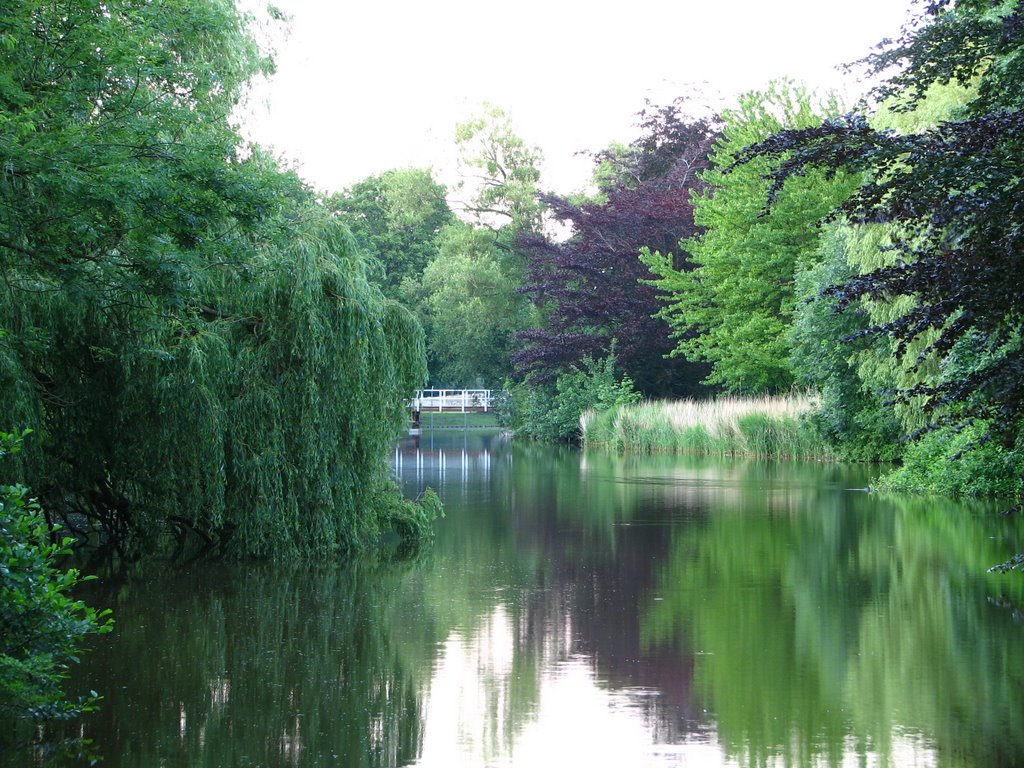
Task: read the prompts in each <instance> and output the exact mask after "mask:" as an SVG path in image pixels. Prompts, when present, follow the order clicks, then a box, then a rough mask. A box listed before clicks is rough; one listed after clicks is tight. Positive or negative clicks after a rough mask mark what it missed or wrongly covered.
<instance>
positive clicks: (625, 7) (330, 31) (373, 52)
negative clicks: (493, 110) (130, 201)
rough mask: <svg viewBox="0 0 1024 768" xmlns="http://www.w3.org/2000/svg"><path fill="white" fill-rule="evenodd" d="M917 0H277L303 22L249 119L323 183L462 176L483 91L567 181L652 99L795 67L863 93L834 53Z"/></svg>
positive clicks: (711, 92)
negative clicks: (459, 126) (402, 173)
mask: <svg viewBox="0 0 1024 768" xmlns="http://www.w3.org/2000/svg"><path fill="white" fill-rule="evenodd" d="M256 1H257V0H249V2H256ZM910 2H911V0H859V2H856V3H852V2H850V1H849V0H775V2H770V1H769V0H701V2H696V1H695V0H631V1H630V2H615V0H589V2H584V1H583V0H507V1H506V2H503V3H501V4H498V3H495V2H493V0H424V1H421V2H416V1H415V0H360V1H359V2H354V1H353V0H276V5H277V6H278V7H279V8H281V9H282V10H283V11H284V12H285V13H287V14H288V15H289V16H291V19H292V20H291V24H290V32H289V34H288V36H287V38H286V39H284V40H279V41H278V42H277V43H276V46H275V47H276V49H277V56H276V59H277V63H278V73H277V75H275V76H274V78H273V79H272V81H271V82H269V83H266V84H262V85H261V86H259V87H258V88H257V89H256V91H255V92H254V94H253V98H252V99H251V102H250V104H249V107H248V115H247V116H246V117H245V118H244V120H245V123H246V126H247V133H248V135H249V136H250V137H251V138H253V139H255V140H256V141H258V142H259V143H261V144H263V145H265V146H271V147H273V148H274V150H275V151H276V152H277V153H278V154H279V155H282V156H283V157H285V158H286V159H288V160H289V161H290V162H291V163H292V164H293V165H295V166H297V167H298V170H299V172H300V173H301V174H302V176H303V177H304V178H306V179H307V180H308V181H309V182H310V183H311V184H312V185H313V186H315V187H317V188H318V189H321V190H325V191H336V190H339V189H342V188H344V187H346V186H348V185H350V184H352V183H354V182H356V181H358V180H360V179H362V178H365V177H366V176H369V175H371V174H374V173H380V172H382V171H385V170H388V169H389V168H404V167H410V166H413V167H432V168H433V169H434V170H435V176H436V177H437V178H438V179H439V180H441V181H444V182H446V183H448V184H452V183H453V182H454V181H455V176H454V130H455V125H456V123H459V122H462V121H464V120H467V119H469V118H471V117H473V116H474V115H477V114H479V113H480V111H481V105H482V103H483V102H484V101H485V100H486V101H489V102H491V103H492V104H495V105H497V106H499V107H501V108H502V109H504V110H505V111H506V112H508V113H509V114H510V115H511V117H512V119H513V121H514V123H515V125H516V127H517V128H518V132H519V134H520V135H521V136H522V137H523V138H524V139H525V140H526V141H527V142H529V143H532V144H535V145H537V146H539V147H540V148H541V150H542V152H543V154H544V158H545V162H544V165H543V167H542V174H543V175H542V178H541V187H542V188H544V189H547V190H551V191H556V192H560V193H570V192H574V191H577V190H578V189H581V188H582V187H583V186H584V185H585V184H586V182H587V180H588V178H589V172H590V161H589V160H587V159H586V158H584V157H578V156H575V153H576V152H577V151H579V150H585V149H590V150H599V149H601V148H603V147H605V146H607V145H608V143H609V142H611V141H613V140H619V141H629V140H631V139H632V138H634V136H635V130H634V129H633V122H634V115H635V113H636V112H637V111H638V110H640V109H641V108H642V107H643V105H644V99H645V98H650V99H651V100H652V101H654V102H655V103H657V104H662V103H667V102H668V101H670V100H671V99H672V98H674V97H675V96H678V95H683V94H686V93H692V92H693V91H694V87H695V86H697V87H699V88H700V89H701V90H702V91H703V92H704V93H705V94H707V95H708V97H709V98H713V97H715V96H716V95H717V96H718V97H720V98H725V99H726V100H727V101H728V100H730V99H731V97H733V96H734V95H735V94H738V93H740V92H742V91H745V90H749V89H751V88H757V87H761V86H763V85H764V84H766V83H767V82H768V81H769V80H771V79H772V78H775V77H779V76H784V75H788V76H790V77H793V78H795V79H797V80H800V81H803V82H806V83H808V84H809V85H812V86H815V87H840V88H841V89H843V90H845V91H846V92H848V93H851V94H859V92H860V90H861V89H862V88H861V86H859V85H858V84H857V83H856V82H855V81H854V80H853V79H852V78H848V77H846V78H844V76H843V75H841V74H840V73H839V72H837V71H836V69H835V67H836V66H837V65H839V64H842V63H846V62H850V61H854V60H856V59H859V58H861V57H862V56H864V55H865V54H867V53H868V52H869V50H870V48H871V47H872V46H873V45H874V44H875V43H877V42H879V41H880V40H881V39H882V38H884V37H892V36H895V35H896V34H897V33H898V32H899V29H900V26H901V25H902V23H903V21H904V20H905V19H906V16H907V13H908V8H909V6H910ZM844 81H845V82H844Z"/></svg>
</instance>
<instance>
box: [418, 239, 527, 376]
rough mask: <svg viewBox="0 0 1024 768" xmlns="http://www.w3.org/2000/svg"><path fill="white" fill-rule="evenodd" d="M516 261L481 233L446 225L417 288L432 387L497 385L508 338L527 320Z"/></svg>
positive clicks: (506, 367)
mask: <svg viewBox="0 0 1024 768" xmlns="http://www.w3.org/2000/svg"><path fill="white" fill-rule="evenodd" d="M516 260H517V255H516V254H515V253H513V252H511V251H509V250H508V249H505V248H500V247H498V246H497V245H496V243H495V236H494V233H492V232H491V231H490V230H488V229H480V228H477V227H473V226H471V225H469V224H466V223H464V222H454V223H452V224H449V225H448V226H447V227H445V229H444V230H443V231H442V232H441V236H440V238H439V253H438V256H437V258H436V259H435V260H434V261H433V262H431V263H430V264H429V265H428V266H427V268H426V270H425V271H424V273H423V284H422V291H423V294H424V298H423V301H422V308H423V314H424V316H425V325H426V328H427V353H428V361H429V367H430V380H431V383H432V384H433V385H435V386H449V387H457V386H459V387H464V386H488V387H500V386H501V384H502V382H503V381H504V379H505V378H506V377H507V376H509V375H510V374H511V364H510V362H509V355H510V353H511V351H512V349H513V347H514V344H515V338H514V336H515V334H516V332H518V331H521V330H522V329H523V328H526V327H527V326H528V325H529V324H530V321H531V312H530V306H529V302H528V301H527V300H526V298H525V297H524V296H523V295H522V294H521V293H520V292H519V290H518V289H519V286H520V284H521V281H522V275H521V273H520V270H519V268H518V265H517V263H516Z"/></svg>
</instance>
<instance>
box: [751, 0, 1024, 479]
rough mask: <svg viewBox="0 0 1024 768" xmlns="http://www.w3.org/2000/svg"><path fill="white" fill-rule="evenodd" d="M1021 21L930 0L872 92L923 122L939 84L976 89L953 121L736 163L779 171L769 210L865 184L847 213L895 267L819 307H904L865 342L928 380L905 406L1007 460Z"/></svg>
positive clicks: (795, 137)
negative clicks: (820, 176) (879, 229)
mask: <svg viewBox="0 0 1024 768" xmlns="http://www.w3.org/2000/svg"><path fill="white" fill-rule="evenodd" d="M1022 21H1024V3H1021V2H1019V1H1018V2H1007V3H1000V4H993V3H990V2H987V1H986V0H965V1H964V2H958V3H956V4H955V5H953V3H951V2H949V1H948V0H933V1H932V2H929V3H927V4H926V6H925V8H924V11H923V14H922V16H921V18H919V19H917V20H915V23H912V24H911V25H909V26H908V28H907V30H906V31H905V33H904V35H903V37H901V38H900V39H899V40H897V41H896V42H895V43H893V44H891V45H889V46H885V47H883V48H882V49H881V50H879V51H878V52H876V53H875V54H873V55H872V56H870V57H869V58H868V59H867V60H866V62H867V64H868V66H869V67H870V70H871V71H873V72H876V73H877V72H883V71H886V70H888V69H889V68H890V67H893V66H897V67H898V70H897V72H898V74H897V75H895V76H894V77H892V78H891V79H890V80H889V81H888V82H887V83H886V84H885V85H883V86H882V87H881V88H880V89H879V91H878V95H880V96H885V97H889V98H890V99H894V100H895V102H896V103H895V106H893V107H892V108H893V109H896V110H899V109H903V110H912V109H914V107H915V106H916V105H917V104H919V103H920V102H921V101H922V100H923V99H925V98H926V96H927V94H928V91H929V88H930V87H932V86H933V85H934V84H935V83H940V84H945V83H950V82H953V83H957V84H960V85H963V86H968V85H969V86H972V87H973V88H974V90H973V93H972V96H971V97H970V98H969V99H968V100H967V103H966V105H965V106H964V107H963V108H962V109H961V110H959V112H958V113H956V114H954V115H952V116H951V117H950V118H949V119H946V120H944V121H942V122H940V123H939V124H938V125H936V126H934V127H932V128H929V129H925V130H920V131H912V132H907V133H898V132H896V131H894V130H887V129H879V128H876V127H874V126H873V125H872V123H871V122H869V121H868V120H867V119H865V118H864V117H861V116H858V115H849V116H846V117H843V118H836V119H833V120H829V121H826V122H825V123H824V124H822V125H820V126H815V127H809V128H802V129H794V130H787V131H782V132H780V133H778V134H776V135H774V136H772V137H770V138H768V139H767V140H765V141H763V142H761V143H759V144H756V145H755V146H753V147H751V148H750V149H748V150H747V151H746V152H745V153H744V154H743V156H742V158H741V162H744V163H748V162H761V161H762V159H763V158H770V159H772V160H774V161H776V162H777V163H778V165H777V169H776V171H775V174H774V182H773V185H772V187H771V190H770V199H771V201H773V202H774V200H775V199H776V198H777V195H778V192H779V190H781V189H782V187H783V185H784V184H786V182H787V181H788V180H789V179H790V178H793V177H795V176H802V175H804V174H806V173H808V172H809V171H811V170H812V169H822V170H824V171H825V172H826V173H828V174H832V173H837V172H841V171H844V170H845V171H853V172H858V173H863V174H864V179H865V180H864V182H863V184H862V185H861V186H860V188H859V189H858V190H857V192H856V193H855V194H854V195H853V196H852V197H851V198H850V199H849V200H848V201H846V202H845V203H844V204H843V206H842V207H841V209H840V210H841V212H842V214H844V215H845V216H846V217H847V219H848V220H849V221H851V222H853V223H880V224H885V225H887V226H889V227H890V232H889V236H890V238H891V245H890V250H889V252H888V254H889V258H887V259H886V260H885V262H884V263H882V264H881V265H880V266H877V268H875V269H873V270H871V271H868V272H866V273H860V274H855V275H853V276H851V277H849V278H848V279H846V280H844V281H842V282H841V283H839V284H838V285H835V286H833V287H830V288H828V289H826V290H825V295H826V296H831V297H834V298H835V299H837V301H838V304H839V306H840V307H844V306H849V305H851V304H853V303H855V302H863V301H865V300H868V301H870V302H877V303H883V304H887V305H890V306H895V307H898V311H897V312H894V313H892V315H891V316H890V317H888V318H887V319H885V320H883V321H880V322H874V323H872V324H871V325H869V326H868V327H867V328H865V329H863V330H862V331H859V332H858V333H857V334H856V335H857V336H868V337H873V336H879V335H887V336H889V337H891V338H892V339H893V340H894V347H895V348H894V354H895V356H896V358H897V359H899V360H901V361H903V362H904V363H905V365H906V366H907V367H908V368H909V369H911V370H914V371H917V372H918V373H919V374H920V376H919V381H918V382H917V383H916V384H913V385H910V386H905V387H901V388H900V389H899V391H898V393H897V395H898V397H899V398H900V399H901V400H903V401H904V402H906V401H910V400H917V401H919V402H920V403H921V406H922V408H923V410H924V412H925V413H926V415H927V416H928V417H929V425H928V426H931V427H935V426H943V425H945V426H947V427H948V428H950V429H952V430H954V431H956V430H960V429H963V428H964V427H965V425H970V424H974V425H982V426H983V427H984V428H983V429H982V430H981V431H980V434H979V436H978V440H974V441H972V442H971V443H970V444H971V445H977V444H978V442H979V440H980V441H982V442H984V441H985V440H988V439H996V440H997V441H998V444H999V445H1000V446H1002V448H1003V449H1004V450H1008V451H1011V452H1012V451H1020V450H1021V449H1022V445H1021V440H1022V430H1021V427H1022V424H1024V357H1022V355H1021V351H1022V340H1021V331H1022V321H1024V283H1022V281H1021V279H1020V275H1021V274H1024V260H1022V259H1024V257H1022V255H1021V254H1022V252H1024V250H1022V247H1024V242H1022V238H1024V226H1022V222H1024V209H1022V208H1021V200H1022V199H1024V188H1022V184H1024V179H1022V176H1021V174H1020V157H1021V147H1022V141H1024V111H1022V106H1024V101H1022V99H1024V96H1022V94H1024V88H1022V86H1024V64H1022V62H1024V56H1022V55H1021V52H1022V41H1024V38H1022V34H1021V30H1022V29H1024V24H1022ZM901 297H902V298H901ZM967 447H968V446H965V450H966V449H967ZM933 455H934V454H933ZM1018 488H1019V484H1018Z"/></svg>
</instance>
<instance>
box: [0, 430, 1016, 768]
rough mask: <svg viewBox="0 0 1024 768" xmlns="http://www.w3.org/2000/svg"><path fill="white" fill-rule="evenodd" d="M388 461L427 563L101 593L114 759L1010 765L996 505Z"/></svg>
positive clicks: (762, 475)
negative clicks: (422, 520)
mask: <svg viewBox="0 0 1024 768" xmlns="http://www.w3.org/2000/svg"><path fill="white" fill-rule="evenodd" d="M393 467H394V471H395V472H396V475H397V476H398V477H399V479H400V481H401V482H402V483H403V485H404V487H405V489H406V491H407V492H408V493H409V494H410V495H411V494H415V493H416V492H418V491H419V490H420V489H422V488H423V487H424V486H427V485H430V486H433V487H435V488H437V489H438V490H439V492H440V494H441V495H442V497H443V498H444V500H445V503H446V518H445V519H444V520H443V521H441V522H440V524H439V527H438V535H437V541H436V543H435V546H434V547H433V549H432V550H431V551H429V552H427V553H425V554H424V555H423V556H422V557H421V558H420V559H419V560H417V561H414V562H406V563H402V564H393V563H375V562H374V561H372V560H368V561H366V562H360V563H355V564H352V565H349V566H346V567H335V566H327V565H324V566H321V567H317V568H302V567H296V566H287V565H282V564H279V565H265V566H260V567H256V568H254V567H252V566H229V565H213V566H204V567H196V568H194V569H192V570H190V571H186V572H182V573H159V574H150V575H148V576H147V575H143V576H141V577H137V578H134V579H130V580H125V581H120V582H115V581H111V580H105V581H101V582H100V583H93V585H92V589H94V590H96V593H95V595H94V596H93V600H94V602H97V603H98V604H112V605H113V607H114V608H115V611H116V613H117V617H118V627H117V631H116V633H115V634H114V635H113V636H108V638H104V639H103V643H104V645H103V646H102V647H101V648H99V649H98V650H97V651H96V652H94V653H93V654H92V655H91V656H89V657H87V658H86V661H85V664H84V666H83V670H82V672H83V678H82V679H81V680H80V681H78V684H80V685H84V686H87V687H96V688H98V689H100V690H102V691H103V692H104V693H105V694H106V695H107V699H106V700H105V701H104V704H103V708H102V710H101V712H100V713H99V714H98V715H97V716H94V717H92V718H90V719H88V720H87V721H86V726H85V731H84V735H85V736H86V737H87V738H91V739H94V740H95V743H96V750H98V753H99V755H100V756H101V757H103V758H104V764H106V765H108V766H122V765H123V766H149V765H153V766H156V765H160V766H178V765H181V766H186V765H187V766H221V765H239V766H243V765H265V766H291V765H295V766H321V765H323V766H328V765H331V766H333V765H346V766H347V765H364V766H374V767H376V766H400V765H403V766H404V765H414V766H419V767H421V768H429V767H433V766H438V767H440V766H445V768H449V767H452V766H454V767H458V766H467V767H468V766H473V767H474V768H476V767H477V766H530V768H534V767H536V766H570V765H572V766H575V765H587V766H617V767H618V766H624V765H628V766H637V765H640V766H644V765H647V766H677V765H737V766H772V765H780V766H781V765H829V766H832V765H846V764H858V765H861V764H863V765H900V766H903V765H939V766H947V765H948V766H959V765H985V766H1000V765H1014V764H1019V763H1020V762H1022V760H1024V654H1022V653H1021V652H1020V648H1021V643H1022V640H1024V625H1022V619H1021V607H1022V606H1024V584H1022V582H1024V580H1022V579H1020V578H1019V577H1018V576H1016V575H1010V576H995V575H989V574H987V573H986V572H985V569H986V567H987V566H988V565H991V564H992V563H995V562H1000V561H1002V560H1004V559H1006V557H1007V555H1008V554H1009V553H1010V552H1012V551H1015V550H1016V549H1017V548H1020V547H1021V546H1024V535H1022V533H1024V531H1022V529H1021V524H1020V522H1019V521H1015V520H1012V519H1005V518H1002V517H1000V516H998V515H993V514H992V508H991V507H987V506H985V505H978V506H967V505H954V504H950V503H948V502H935V501H925V500H908V499H895V498H889V499H886V498H882V497H878V496H876V495H873V494H872V495H869V494H867V493H864V492H862V491H857V490H850V489H856V488H863V487H864V486H865V485H867V483H868V482H869V480H870V478H869V476H868V474H867V471H866V470H865V469H864V468H859V467H836V466H831V465H815V464H810V465H807V464H804V465H801V464H758V463H749V462H748V463H741V462H735V463H730V462H719V461H713V460H704V459H687V458H679V457H616V456H612V455H609V454H605V453H588V454H580V453H578V452H575V451H571V450H568V449H552V448H548V447H543V446H534V445H519V444H512V443H509V442H508V441H505V440H503V439H502V438H501V437H500V435H497V434H481V433H444V434H441V433H435V434H433V435H431V434H430V433H425V434H423V435H421V436H420V437H419V438H418V440H413V439H409V440H406V441H403V443H402V444H401V445H400V446H399V447H398V449H397V450H396V454H395V456H394V458H393ZM8 754H9V755H10V756H11V757H10V758H7V757H6V756H5V755H4V754H3V753H0V764H2V765H23V764H24V763H25V761H24V759H21V760H18V759H16V758H17V757H19V756H21V757H22V758H23V757H24V754H25V753H24V752H17V753H15V752H10V753H8ZM38 763H39V764H43V763H44V761H42V760H39V761H38ZM52 764H58V763H57V762H53V763H52ZM63 764H75V763H74V761H70V762H68V761H65V762H64V763H63Z"/></svg>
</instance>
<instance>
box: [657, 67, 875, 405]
mask: <svg viewBox="0 0 1024 768" xmlns="http://www.w3.org/2000/svg"><path fill="white" fill-rule="evenodd" d="M838 111H839V106H838V103H837V101H836V99H835V97H834V96H829V97H827V98H826V99H825V100H823V102H822V103H821V104H820V105H819V104H816V103H815V99H814V97H813V96H812V94H811V93H809V92H808V91H807V90H806V89H804V88H802V87H798V86H795V85H793V84H791V83H789V82H786V81H780V82H776V83H773V84H772V85H771V86H769V88H768V89H767V90H766V91H764V92H751V93H746V94H744V95H742V96H740V98H739V103H738V105H737V106H736V107H735V108H734V109H729V110H725V111H724V112H723V113H722V120H723V122H724V127H723V129H722V135H721V138H720V139H719V140H718V141H717V142H716V143H715V147H714V150H713V152H712V153H711V162H712V167H711V168H709V169H707V170H705V171H704V172H702V174H701V180H702V181H703V182H704V183H705V184H706V185H707V186H706V187H705V188H704V189H702V190H700V191H699V192H698V193H697V195H696V197H695V199H694V221H695V222H696V224H697V225H698V226H699V227H701V228H703V230H704V231H703V232H702V234H700V235H699V236H697V237H694V238H691V239H690V240H688V241H686V242H685V243H683V244H682V245H681V247H682V248H683V249H685V250H686V251H688V252H689V253H690V261H689V263H688V264H687V265H686V267H687V268H685V269H679V268H677V266H676V265H674V264H673V263H672V257H671V256H670V255H662V254H659V253H655V252H654V250H655V249H654V248H648V249H647V250H646V251H645V255H644V256H643V261H644V262H645V263H646V264H647V265H648V266H649V267H650V269H651V271H652V272H654V273H655V274H657V275H658V279H657V280H656V281H654V282H653V285H655V286H656V287H657V288H658V289H659V290H660V291H661V292H662V295H663V298H664V300H665V302H666V305H665V306H664V307H663V308H662V309H661V311H660V312H659V316H660V317H662V318H664V319H665V320H666V321H667V322H668V323H669V324H670V325H671V326H672V329H673V337H674V338H676V339H678V345H677V346H676V348H675V350H674V351H673V354H674V355H683V356H685V357H686V358H688V359H690V360H693V361H706V362H708V363H710V364H711V366H712V370H711V375H710V376H709V377H708V380H707V381H708V383H709V384H716V385H720V386H722V387H724V388H725V389H727V390H729V391H733V392H747V393H750V392H778V391H782V390H785V389H788V388H789V387H790V386H791V385H792V383H793V372H792V368H791V366H790V361H789V356H790V355H789V351H790V343H789V338H788V337H789V334H790V331H791V328H792V323H793V311H794V309H795V307H796V292H795V289H794V280H795V273H796V270H797V268H798V266H803V265H807V264H810V263H813V261H814V260H815V258H816V254H817V249H818V243H819V240H820V236H821V233H820V230H819V229H818V227H817V224H818V222H819V221H820V220H821V219H822V218H824V216H825V215H826V214H828V213H829V212H830V211H831V210H832V209H833V208H834V207H835V206H836V205H838V204H839V202H841V201H842V200H843V199H844V198H845V197H846V196H847V195H848V194H849V193H850V192H851V191H852V190H853V187H854V184H855V182H854V181H852V180H851V179H850V177H849V174H840V175H838V176H835V177H831V178H826V175H825V174H824V173H822V172H816V173H811V174H808V175H806V176H802V177H801V178H799V179H793V180H792V181H791V182H790V183H789V184H787V185H786V189H785V192H784V194H781V195H779V198H778V201H777V204H776V205H775V206H774V207H773V208H772V210H771V215H769V216H762V215H761V213H762V211H763V208H764V198H765V195H766V193H767V187H768V182H767V181H766V180H765V179H764V173H765V172H766V170H767V169H768V165H767V163H766V162H764V161H762V162H761V163H748V164H746V165H744V166H741V167H739V168H736V169H731V166H732V164H733V162H734V161H735V158H736V153H737V152H739V151H740V150H742V149H743V148H744V147H746V146H747V145H749V144H753V143H754V142H756V141H759V140H761V139H764V138H765V137H767V136H769V135H771V134H772V133H774V132H776V131H778V130H780V129H781V128H783V127H791V128H798V127H804V126H809V125H817V124H818V123H820V122H821V120H822V118H823V117H827V116H830V115H835V114H837V113H838Z"/></svg>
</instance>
